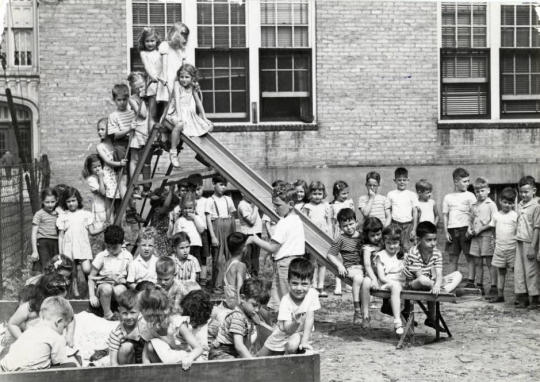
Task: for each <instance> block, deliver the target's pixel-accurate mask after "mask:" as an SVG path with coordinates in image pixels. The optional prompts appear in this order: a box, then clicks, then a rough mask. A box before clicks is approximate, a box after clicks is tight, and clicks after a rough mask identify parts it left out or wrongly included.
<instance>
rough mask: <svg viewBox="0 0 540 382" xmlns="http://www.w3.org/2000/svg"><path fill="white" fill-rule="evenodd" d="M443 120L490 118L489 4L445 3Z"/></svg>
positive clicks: (443, 30)
mask: <svg viewBox="0 0 540 382" xmlns="http://www.w3.org/2000/svg"><path fill="white" fill-rule="evenodd" d="M441 9H442V48H441V66H442V68H441V69H442V70H441V111H442V118H464V117H467V118H486V117H489V112H490V110H489V106H490V104H489V49H488V48H487V24H486V23H487V10H486V5H485V4H479V3H472V4H464V3H458V4H456V3H443V4H442V6H441Z"/></svg>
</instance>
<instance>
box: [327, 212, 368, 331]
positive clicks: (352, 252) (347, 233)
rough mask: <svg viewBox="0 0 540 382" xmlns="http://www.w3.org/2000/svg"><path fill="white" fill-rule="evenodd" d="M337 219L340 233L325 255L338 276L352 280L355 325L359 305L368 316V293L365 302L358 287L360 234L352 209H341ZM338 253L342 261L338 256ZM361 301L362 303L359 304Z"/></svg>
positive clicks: (361, 268) (361, 267) (358, 320)
mask: <svg viewBox="0 0 540 382" xmlns="http://www.w3.org/2000/svg"><path fill="white" fill-rule="evenodd" d="M337 221H338V223H339V228H340V229H341V235H339V237H338V238H337V239H335V240H334V242H333V243H332V246H331V247H330V249H329V250H328V253H327V254H326V257H327V258H328V260H329V261H330V262H331V263H333V264H334V265H335V266H336V267H337V269H338V271H339V276H340V277H347V278H349V279H351V280H352V283H353V285H352V293H353V304H354V318H353V324H354V325H356V324H359V323H361V322H362V312H361V311H360V307H361V306H363V307H364V314H365V316H366V317H367V316H369V311H368V309H369V295H368V296H367V300H366V301H365V302H364V300H363V299H361V296H360V289H361V288H362V282H363V281H364V261H363V256H362V255H361V253H362V236H361V235H360V233H358V231H357V230H356V224H357V221H356V214H355V213H354V211H353V210H352V209H350V208H343V209H341V210H340V211H339V212H338V214H337ZM340 254H341V258H342V259H343V261H342V260H340V258H339V257H338V256H339V255H340ZM361 301H362V302H363V304H361Z"/></svg>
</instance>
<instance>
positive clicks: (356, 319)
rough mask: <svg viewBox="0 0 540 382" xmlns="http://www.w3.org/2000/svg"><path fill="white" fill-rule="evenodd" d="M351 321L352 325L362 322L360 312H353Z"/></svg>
mask: <svg viewBox="0 0 540 382" xmlns="http://www.w3.org/2000/svg"><path fill="white" fill-rule="evenodd" d="M352 323H353V325H359V324H360V323H363V320H362V312H357V311H355V312H354V316H353V321H352Z"/></svg>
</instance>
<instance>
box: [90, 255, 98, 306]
mask: <svg viewBox="0 0 540 382" xmlns="http://www.w3.org/2000/svg"><path fill="white" fill-rule="evenodd" d="M98 273H99V270H98V269H97V268H96V267H94V266H93V265H92V270H91V271H90V274H89V275H88V296H89V297H90V304H91V305H92V306H93V307H94V308H97V307H98V306H99V299H98V298H97V297H96V282H95V280H94V277H96V276H97V275H98Z"/></svg>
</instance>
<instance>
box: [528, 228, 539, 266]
mask: <svg viewBox="0 0 540 382" xmlns="http://www.w3.org/2000/svg"><path fill="white" fill-rule="evenodd" d="M539 235H540V229H539V228H538V227H535V228H534V229H533V238H532V241H531V246H530V247H529V252H528V253H527V259H529V260H532V259H534V258H536V252H538V237H539Z"/></svg>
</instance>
